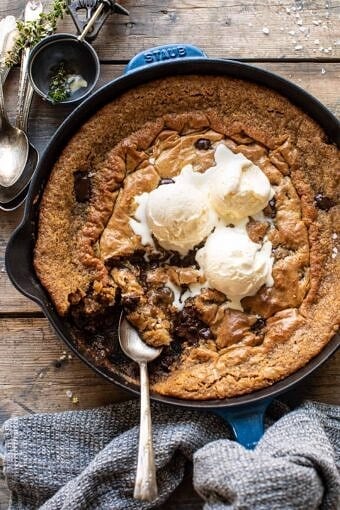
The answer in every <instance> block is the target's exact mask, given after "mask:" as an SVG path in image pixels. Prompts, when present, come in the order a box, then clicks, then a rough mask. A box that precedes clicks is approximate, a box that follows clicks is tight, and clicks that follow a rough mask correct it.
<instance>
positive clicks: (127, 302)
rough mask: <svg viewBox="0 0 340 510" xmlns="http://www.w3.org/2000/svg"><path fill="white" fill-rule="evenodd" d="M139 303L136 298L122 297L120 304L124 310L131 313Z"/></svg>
mask: <svg viewBox="0 0 340 510" xmlns="http://www.w3.org/2000/svg"><path fill="white" fill-rule="evenodd" d="M138 302H139V297H138V296H133V295H131V296H122V303H123V306H124V307H125V308H127V309H128V310H130V311H133V310H135V309H136V308H137V305H138Z"/></svg>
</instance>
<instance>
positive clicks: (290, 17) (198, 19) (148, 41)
mask: <svg viewBox="0 0 340 510" xmlns="http://www.w3.org/2000/svg"><path fill="white" fill-rule="evenodd" d="M121 3H122V4H123V5H124V6H125V7H126V8H127V9H129V11H130V16H129V17H127V16H122V15H117V14H115V15H112V16H111V17H110V18H109V19H108V21H107V23H106V25H105V26H104V28H103V29H102V31H101V33H100V34H99V36H98V38H97V40H96V41H95V43H94V47H95V48H96V50H97V51H98V54H99V57H100V58H101V59H102V60H109V61H112V60H128V59H130V58H131V57H132V56H133V55H134V54H135V53H138V52H139V51H141V50H145V49H147V48H150V47H152V46H158V45H161V44H169V43H186V42H190V43H191V44H195V45H197V46H199V47H201V48H202V49H203V50H205V51H206V52H207V53H208V55H209V56H211V57H228V58H229V57H234V58H252V59H255V60H256V59H260V58H270V59H273V58H280V59H282V58H324V59H332V58H335V57H339V51H340V48H339V46H338V45H336V41H337V40H338V39H339V37H340V24H339V13H340V6H339V2H338V1H337V0H328V1H327V2H325V1H324V0H314V1H309V2H300V1H299V2H292V1H290V0H273V1H271V2H260V1H253V0H242V1H240V2H235V1H234V0H226V1H225V0H214V1H213V0H210V1H200V2H194V1H192V0H170V1H168V2H163V1H162V0H158V1H155V0H146V1H131V0H125V1H123V0H122V2H121ZM0 5H1V6H2V14H3V15H6V14H14V15H16V16H18V15H20V13H21V11H22V9H23V6H24V5H25V1H24V0H18V1H16V2H13V1H12V0H1V3H0ZM300 20H301V21H302V24H301V25H299V24H298V23H300ZM315 23H317V24H315ZM264 28H268V30H269V34H268V35H266V34H264V32H263V29H264ZM58 29H59V31H65V32H71V33H74V32H75V27H74V25H73V22H72V20H71V19H70V16H67V17H66V18H65V19H64V20H63V21H62V22H60V24H59V26H58ZM291 32H294V34H292V35H291V34H290V33H291ZM315 40H318V41H319V44H315V42H314V41H315ZM297 46H298V47H299V46H302V48H301V49H296V47H297ZM321 48H322V50H321ZM329 48H331V50H329ZM324 49H326V50H327V53H325V51H324Z"/></svg>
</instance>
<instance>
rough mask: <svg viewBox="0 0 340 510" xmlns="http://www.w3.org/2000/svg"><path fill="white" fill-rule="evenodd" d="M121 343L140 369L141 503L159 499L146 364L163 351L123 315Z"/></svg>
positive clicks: (138, 489)
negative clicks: (140, 333)
mask: <svg viewBox="0 0 340 510" xmlns="http://www.w3.org/2000/svg"><path fill="white" fill-rule="evenodd" d="M118 332H119V342H120V346H121V348H122V351H123V352H124V354H125V355H126V356H127V357H128V358H130V359H132V360H133V361H136V362H137V363H138V365H139V370H140V433H139V446H138V462H137V472H136V481H135V490H134V494H133V497H134V498H135V499H139V500H142V501H153V500H154V499H156V498H157V495H158V489H157V480H156V468H155V461H154V452H153V445H152V425H151V409H150V394H149V376H148V367H147V364H148V362H149V361H153V360H154V359H156V358H157V356H159V355H160V353H161V352H162V349H154V348H153V347H149V346H148V345H146V344H145V343H144V342H143V341H142V340H141V339H140V337H139V335H138V333H137V331H136V330H135V329H134V328H133V327H132V326H131V324H130V323H129V322H128V321H127V320H126V319H125V317H124V315H123V313H122V314H121V316H120V319H119V328H118Z"/></svg>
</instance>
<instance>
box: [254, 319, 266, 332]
mask: <svg viewBox="0 0 340 510" xmlns="http://www.w3.org/2000/svg"><path fill="white" fill-rule="evenodd" d="M265 325H266V319H263V318H262V317H259V318H258V319H257V320H256V321H255V322H254V324H253V325H252V326H251V328H250V330H251V331H253V332H254V333H257V332H259V331H261V329H263V328H264V327H265Z"/></svg>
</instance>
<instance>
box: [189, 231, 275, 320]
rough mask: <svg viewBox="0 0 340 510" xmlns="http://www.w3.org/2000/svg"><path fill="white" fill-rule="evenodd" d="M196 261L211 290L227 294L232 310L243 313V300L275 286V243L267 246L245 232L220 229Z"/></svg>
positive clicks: (207, 242) (214, 233)
mask: <svg viewBox="0 0 340 510" xmlns="http://www.w3.org/2000/svg"><path fill="white" fill-rule="evenodd" d="M196 260H197V262H198V264H199V265H200V267H201V269H202V270H203V272H204V275H205V277H206V279H207V281H208V284H209V286H211V287H212V288H214V289H217V290H219V291H220V292H223V294H225V295H226V296H227V297H228V298H229V299H230V302H229V303H228V306H229V308H233V309H235V310H243V308H242V306H241V299H242V298H244V297H245V296H253V295H254V294H256V292H257V291H258V290H259V289H260V287H262V285H263V284H267V285H268V286H272V285H273V283H274V282H273V279H272V275H271V273H272V266H273V258H272V257H271V242H270V241H265V242H264V244H263V246H262V247H261V245H260V244H257V243H254V242H253V241H251V239H250V238H249V237H248V235H247V232H246V230H245V228H231V227H218V228H217V229H216V230H215V231H214V232H213V233H212V234H211V235H210V236H209V237H208V239H207V241H206V243H205V246H204V247H203V248H201V249H200V250H198V252H197V254H196Z"/></svg>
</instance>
